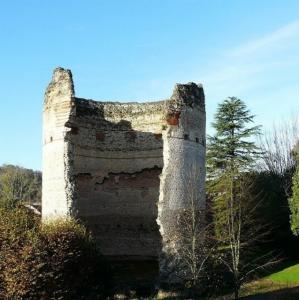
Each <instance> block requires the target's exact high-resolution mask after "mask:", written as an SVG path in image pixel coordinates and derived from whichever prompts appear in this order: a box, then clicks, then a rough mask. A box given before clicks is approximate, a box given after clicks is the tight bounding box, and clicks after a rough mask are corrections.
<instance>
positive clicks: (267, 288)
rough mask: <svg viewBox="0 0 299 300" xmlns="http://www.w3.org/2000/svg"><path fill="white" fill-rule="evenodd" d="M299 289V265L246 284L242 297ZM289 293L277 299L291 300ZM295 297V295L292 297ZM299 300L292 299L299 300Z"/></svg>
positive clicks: (298, 296) (298, 297) (242, 290)
mask: <svg viewBox="0 0 299 300" xmlns="http://www.w3.org/2000/svg"><path fill="white" fill-rule="evenodd" d="M297 287H299V264H293V265H291V266H287V267H286V266H284V267H283V268H282V269H280V270H278V271H275V272H273V273H272V274H270V275H268V276H266V277H263V278H260V279H258V280H254V281H251V282H249V283H247V284H245V285H244V286H243V287H242V289H241V295H242V296H249V295H256V294H266V293H271V292H275V291H277V292H279V291H283V290H285V289H293V288H296V289H297ZM287 293H288V292H287V291H286V294H285V295H282V297H281V298H279V297H277V298H275V299H289V298H288V294H287ZM292 297H294V295H293V296H292ZM296 297H297V298H290V299H299V295H298V294H297V296H296ZM267 299H268V298H267Z"/></svg>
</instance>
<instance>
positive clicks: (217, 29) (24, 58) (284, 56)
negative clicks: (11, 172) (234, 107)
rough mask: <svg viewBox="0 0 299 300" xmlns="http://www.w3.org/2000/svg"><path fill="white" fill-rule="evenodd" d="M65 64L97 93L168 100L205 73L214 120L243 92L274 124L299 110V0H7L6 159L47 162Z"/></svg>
mask: <svg viewBox="0 0 299 300" xmlns="http://www.w3.org/2000/svg"><path fill="white" fill-rule="evenodd" d="M56 66H62V67H66V68H70V69H71V70H72V72H73V76H74V80H75V89H76V95H77V96H81V97H85V98H93V99H95V100H132V101H147V100H156V99H163V98H167V97H169V96H170V95H171V93H172V89H173V86H174V84H175V83H176V82H189V81H194V82H200V83H203V85H204V88H205V93H206V108H207V117H208V119H207V122H208V125H209V124H210V123H211V121H212V118H213V114H214V113H215V109H216V107H217V103H219V102H220V101H222V100H223V99H224V98H226V97H227V96H237V97H239V98H241V99H243V100H244V101H245V102H246V103H247V105H248V107H249V108H250V109H251V111H252V112H253V113H254V114H256V115H257V117H256V122H257V123H259V124H262V125H263V126H264V127H265V128H268V127H271V125H272V123H273V122H277V121H280V120H281V119H282V118H284V119H287V118H290V116H291V115H296V114H298V113H299V1H298V0H280V1H278V0H247V1H245V0H243V1H240V0H235V1H232V0H231V1H229V0H226V1H224V0H126V1H125V0H118V1H117V0H109V1H102V0H93V1H92V0H86V1H83V0H81V1H79V0H77V1H75V0H72V1H69V0H64V1H62V0H59V1H58V0H51V1H49V0H43V1H40V0H22V1H21V0H19V1H17V0H6V1H5V0H1V1H0V91H1V94H0V103H1V106H0V141H1V142H0V143H1V147H0V164H2V163H13V164H20V165H22V166H24V167H28V168H34V169H41V125H42V123H41V112H42V103H43V93H44V90H45V88H46V86H47V84H48V82H49V81H50V78H51V74H52V70H53V69H54V68H55V67H56ZM208 131H209V132H210V127H209V126H208Z"/></svg>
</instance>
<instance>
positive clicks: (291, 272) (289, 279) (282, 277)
mask: <svg viewBox="0 0 299 300" xmlns="http://www.w3.org/2000/svg"><path fill="white" fill-rule="evenodd" d="M267 279H269V280H271V281H273V282H278V283H286V284H288V283H291V284H293V283H297V284H298V285H299V264H297V265H294V266H291V267H289V268H286V269H283V270H282V271H279V272H277V273H273V274H271V275H270V276H268V277H267Z"/></svg>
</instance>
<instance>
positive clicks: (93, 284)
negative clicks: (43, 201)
mask: <svg viewBox="0 0 299 300" xmlns="http://www.w3.org/2000/svg"><path fill="white" fill-rule="evenodd" d="M0 213H1V216H0V280H1V290H2V294H3V295H4V296H5V297H6V298H7V299H16V300H17V299H88V297H91V299H97V298H100V297H101V296H102V295H103V291H104V285H105V283H106V281H104V278H107V274H105V273H107V267H106V266H105V264H104V262H103V260H102V258H101V256H100V254H99V252H98V250H97V248H96V246H95V244H94V242H93V241H92V239H91V238H90V235H89V234H88V232H87V231H86V229H85V228H84V226H82V225H80V224H78V223H77V222H76V221H74V220H59V221H55V222H51V223H48V224H44V225H41V224H40V223H39V220H37V219H36V217H34V216H32V214H31V213H29V212H27V211H25V210H24V209H20V208H18V209H14V210H10V211H8V210H3V209H2V210H1V211H0Z"/></svg>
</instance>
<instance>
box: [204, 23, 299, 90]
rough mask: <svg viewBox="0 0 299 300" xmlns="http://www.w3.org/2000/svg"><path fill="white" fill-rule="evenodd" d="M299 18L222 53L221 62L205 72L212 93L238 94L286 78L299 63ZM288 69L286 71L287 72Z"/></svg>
mask: <svg viewBox="0 0 299 300" xmlns="http://www.w3.org/2000/svg"><path fill="white" fill-rule="evenodd" d="M298 52H299V20H296V21H294V22H292V23H289V24H287V25H285V26H282V27H281V28H279V29H277V30H275V31H273V32H270V33H268V34H267V35H265V36H262V37H260V38H258V39H256V40H252V41H248V42H246V43H244V44H241V45H239V46H237V47H235V48H232V49H227V50H225V51H224V52H223V53H222V54H221V53H220V55H219V60H218V63H217V62H216V63H215V62H214V64H213V66H211V67H210V69H209V70H208V71H207V72H205V73H203V74H202V76H201V77H202V79H203V80H204V81H205V83H206V86H207V87H208V88H210V89H213V92H212V93H213V94H215V95H216V94H220V93H221V94H223V93H227V94H232V93H233V94H237V93H242V92H244V91H246V90H248V89H252V88H253V87H259V86H262V85H263V84H266V83H267V84H269V81H271V80H272V81H279V80H284V76H282V74H285V75H286V73H287V72H288V71H289V69H292V68H294V67H296V66H297V67H298V66H299V59H298ZM284 72H285V73H284Z"/></svg>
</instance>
